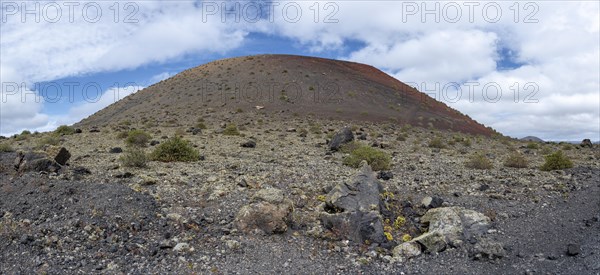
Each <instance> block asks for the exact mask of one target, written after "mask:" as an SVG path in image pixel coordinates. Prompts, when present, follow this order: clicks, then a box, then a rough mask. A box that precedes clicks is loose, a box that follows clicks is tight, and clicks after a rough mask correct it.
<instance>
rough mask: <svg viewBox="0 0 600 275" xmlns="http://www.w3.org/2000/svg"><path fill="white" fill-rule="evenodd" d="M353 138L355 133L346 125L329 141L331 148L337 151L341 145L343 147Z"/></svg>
mask: <svg viewBox="0 0 600 275" xmlns="http://www.w3.org/2000/svg"><path fill="white" fill-rule="evenodd" d="M353 140H354V134H352V131H351V130H350V129H349V128H347V127H346V128H344V129H342V130H341V131H339V132H337V133H336V134H335V135H333V137H332V138H331V141H330V142H329V149H330V150H331V151H337V150H339V149H340V147H342V145H344V144H346V143H348V142H351V141H353Z"/></svg>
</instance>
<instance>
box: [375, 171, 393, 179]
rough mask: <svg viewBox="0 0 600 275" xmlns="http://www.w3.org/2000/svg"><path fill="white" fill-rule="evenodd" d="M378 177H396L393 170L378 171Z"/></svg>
mask: <svg viewBox="0 0 600 275" xmlns="http://www.w3.org/2000/svg"><path fill="white" fill-rule="evenodd" d="M377 178H378V179H382V180H390V179H393V178H394V173H392V171H379V173H377Z"/></svg>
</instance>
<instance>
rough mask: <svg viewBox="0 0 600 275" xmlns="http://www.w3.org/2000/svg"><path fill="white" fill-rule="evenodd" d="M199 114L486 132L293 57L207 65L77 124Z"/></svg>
mask: <svg viewBox="0 0 600 275" xmlns="http://www.w3.org/2000/svg"><path fill="white" fill-rule="evenodd" d="M256 106H264V109H261V110H257V109H256V108H255V107H256ZM207 111H209V112H219V111H226V112H231V111H238V112H239V111H242V112H244V113H245V114H247V115H252V114H255V113H258V112H264V113H271V114H277V115H278V116H281V117H282V118H285V117H289V116H291V115H294V116H300V117H301V116H311V117H314V118H327V119H342V120H358V121H373V122H380V121H395V122H397V123H401V124H406V123H408V124H412V125H415V126H423V127H434V128H437V129H447V130H453V131H460V132H465V133H471V134H483V135H492V134H493V133H494V132H493V131H492V130H491V129H489V128H486V127H485V126H483V125H481V124H479V123H477V122H475V121H473V120H472V119H470V118H469V117H467V116H465V115H463V114H461V113H460V112H458V111H456V110H454V109H451V108H450V107H448V106H447V105H445V104H443V103H441V102H438V101H436V100H434V99H432V98H430V97H429V96H427V95H425V94H423V93H421V92H419V91H417V90H416V89H414V88H412V87H410V86H408V85H406V84H404V83H402V82H400V81H398V80H396V79H395V78H393V77H391V76H389V75H387V74H386V73H384V72H382V71H380V70H378V69H376V68H374V67H372V66H368V65H364V64H360V63H354V62H346V61H338V60H331V59H323V58H315V57H305V56H293V55H258V56H247V57H237V58H229V59H223V60H217V61H214V62H210V63H207V64H204V65H201V66H199V67H196V68H192V69H189V70H186V71H183V72H181V73H179V74H177V75H175V76H173V77H171V78H169V79H167V80H164V81H161V82H159V83H157V84H155V85H152V86H150V87H148V88H146V89H144V90H141V91H139V92H137V93H135V94H133V95H131V96H128V97H127V98H125V99H123V100H120V101H118V102H116V103H114V104H112V105H110V106H108V107H107V108H105V109H103V110H101V111H99V112H97V113H96V114H94V115H92V116H90V117H89V118H86V119H84V120H82V121H81V122H80V123H79V124H78V125H80V126H101V125H106V124H111V123H119V122H120V121H124V120H130V121H136V120H144V121H147V120H155V121H157V122H159V123H160V122H169V121H170V122H174V121H176V122H177V123H179V124H181V125H187V124H190V125H192V124H193V122H195V121H196V119H197V118H198V117H199V116H201V115H202V114H204V113H205V112H207Z"/></svg>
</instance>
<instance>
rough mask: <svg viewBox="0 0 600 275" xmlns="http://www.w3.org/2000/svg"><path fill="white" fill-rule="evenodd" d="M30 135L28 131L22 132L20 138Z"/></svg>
mask: <svg viewBox="0 0 600 275" xmlns="http://www.w3.org/2000/svg"><path fill="white" fill-rule="evenodd" d="M28 135H31V132H30V131H29V130H23V132H21V136H28Z"/></svg>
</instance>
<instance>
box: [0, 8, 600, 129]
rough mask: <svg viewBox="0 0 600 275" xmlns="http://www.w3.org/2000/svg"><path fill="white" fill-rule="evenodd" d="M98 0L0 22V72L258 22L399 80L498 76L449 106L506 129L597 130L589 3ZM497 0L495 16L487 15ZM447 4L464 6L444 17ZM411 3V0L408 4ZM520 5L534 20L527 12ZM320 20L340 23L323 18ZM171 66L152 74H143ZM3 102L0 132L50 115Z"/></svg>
mask: <svg viewBox="0 0 600 275" xmlns="http://www.w3.org/2000/svg"><path fill="white" fill-rule="evenodd" d="M28 3H29V2H28ZM100 3H101V4H102V5H103V7H102V8H103V11H105V13H104V15H105V16H104V17H102V20H101V21H100V22H98V23H87V22H85V21H84V20H83V18H81V16H76V17H75V22H74V23H71V22H68V20H61V21H60V22H58V23H40V24H36V23H34V22H32V21H31V20H28V21H27V22H26V23H20V22H19V21H20V20H13V21H10V20H9V22H7V23H3V26H2V30H1V33H0V35H1V36H2V41H1V42H2V43H1V45H0V46H1V48H2V53H1V59H2V64H0V66H1V67H2V68H1V69H2V81H3V82H5V81H13V82H17V83H21V82H25V83H28V84H29V83H33V82H38V81H45V80H54V79H58V78H61V77H66V76H75V75H81V74H89V73H97V72H103V71H116V70H122V69H135V68H137V67H140V66H143V65H146V64H150V63H161V62H170V61H172V60H177V59H178V58H181V57H182V56H185V55H188V54H198V55H203V54H205V53H225V52H227V51H228V50H231V49H235V48H238V47H240V46H243V42H244V38H245V37H246V35H247V34H248V33H250V32H259V33H265V34H269V35H273V36H281V37H287V38H291V39H293V40H295V41H297V42H299V43H300V44H301V45H304V46H306V48H307V49H309V50H310V51H312V52H326V51H329V50H338V49H341V48H343V47H345V46H346V43H347V42H348V41H356V42H359V43H360V44H364V47H361V48H360V49H357V50H356V51H354V52H351V53H349V54H348V55H346V56H340V58H342V59H350V60H355V61H359V62H363V63H367V64H372V65H375V66H377V67H379V68H381V69H384V70H385V71H387V72H389V73H390V74H392V75H393V76H395V77H397V78H398V79H400V80H401V81H407V82H417V83H419V82H426V83H428V87H430V86H431V83H435V82H440V83H442V84H444V83H447V82H464V81H474V82H479V83H481V84H482V85H483V84H485V83H491V82H494V83H498V84H499V85H501V86H502V89H503V96H504V97H503V98H502V100H500V101H499V102H497V103H493V104H492V103H486V102H484V101H482V100H481V98H479V99H478V100H475V102H473V103H471V102H469V101H460V102H457V103H452V104H451V105H452V106H453V107H455V108H457V109H459V110H460V111H462V112H464V113H467V114H469V115H470V116H471V117H473V118H475V119H476V120H478V121H480V122H483V123H485V124H486V125H489V126H492V127H494V128H496V129H498V130H500V131H501V132H503V133H505V134H509V135H513V136H520V135H529V134H536V135H540V136H541V137H543V138H547V139H548V138H569V139H571V138H575V139H579V138H583V137H592V138H597V137H598V133H599V132H600V129H598V125H599V124H600V121H599V116H600V114H599V113H598V112H599V111H598V109H599V107H600V102H599V99H598V93H599V91H600V79H599V75H600V52H599V48H600V45H599V41H600V37H599V36H600V34H599V28H600V27H599V26H600V15H599V14H598V13H597V11H598V5H599V3H598V2H587V1H582V2H566V1H552V2H531V3H532V5H533V6H531V5H530V6H526V5H529V4H527V3H525V2H493V3H488V2H481V3H478V5H477V6H474V9H473V11H474V13H473V14H472V19H473V20H471V18H469V15H470V13H471V11H470V10H469V5H471V4H472V3H473V2H434V1H422V2H406V1H400V2H393V1H392V2H390V1H368V2H367V1H339V2H334V3H333V2H331V3H333V5H329V6H326V5H327V3H330V2H322V1H320V2H318V6H317V4H316V3H317V2H294V3H295V4H290V5H299V7H300V10H301V11H302V16H301V18H300V19H299V21H298V22H294V23H291V22H290V21H291V20H289V19H291V17H293V16H294V14H293V12H292V11H293V10H289V11H290V12H292V13H288V17H284V16H283V15H282V14H283V7H284V6H285V5H286V3H287V2H278V4H279V5H278V6H275V7H274V9H273V10H274V12H275V14H274V22H273V23H271V22H266V21H260V22H258V23H248V22H245V20H244V19H246V18H242V19H243V20H242V22H241V23H239V24H236V23H234V22H232V20H230V19H228V20H227V23H222V22H221V16H220V15H219V14H217V15H214V16H211V17H209V18H208V20H206V22H203V20H202V19H203V18H202V9H201V6H199V5H198V3H195V2H191V1H190V2H188V1H173V2H166V1H165V2H160V1H143V2H137V5H138V6H139V11H138V13H137V14H136V18H137V19H139V23H137V24H128V23H123V22H122V21H123V19H124V16H125V15H126V12H125V13H123V12H122V13H121V14H120V16H119V23H115V22H114V20H113V18H112V16H111V15H112V14H111V13H110V11H111V10H110V9H109V5H113V3H108V2H100ZM216 3H217V4H220V2H216ZM244 3H245V2H244ZM496 3H499V5H500V9H501V11H502V16H501V18H500V20H499V21H498V22H496V23H489V22H488V21H490V20H489V19H490V18H492V17H494V16H495V14H494V13H493V8H494V7H495V6H494V5H495V4H496ZM81 4H82V5H83V3H81ZM242 4H243V3H242ZM414 4H416V5H417V6H414ZM436 4H439V12H440V18H439V19H440V20H439V23H438V22H435V20H434V16H433V15H431V14H429V15H425V16H424V17H425V18H424V19H425V20H423V18H422V15H423V12H422V11H423V8H428V9H431V8H434V7H436V6H435V5H436ZM121 5H122V4H121ZM411 5H412V6H411ZM423 5H425V6H423ZM455 7H458V8H459V9H460V11H461V17H460V18H458V20H457V22H456V23H452V22H450V21H452V20H451V19H452V18H450V17H452V11H453V8H455ZM484 7H492V9H491V10H488V13H485V12H484V10H483V8H484ZM511 7H512V8H513V9H511ZM515 7H517V8H518V9H517V10H519V14H518V15H517V14H515V9H514V8H515ZM121 8H123V7H121ZM411 8H417V9H418V10H419V11H418V12H416V13H415V14H412V13H410V12H409V11H410V9H411ZM316 10H319V12H318V14H317V13H315V11H316ZM446 11H450V13H446ZM489 11H491V13H490V12H489ZM532 12H534V13H532ZM484 14H485V15H486V16H483V15H484ZM528 15H533V17H532V18H531V19H534V20H537V23H525V22H524V21H525V19H526V18H527V16H528ZM286 19H287V20H286ZM326 19H329V20H334V21H335V20H337V23H335V22H333V23H324V21H325V20H326ZM486 20H487V21H486ZM501 48H507V49H508V50H509V51H511V52H513V53H514V58H515V59H514V60H512V61H513V62H516V63H523V64H525V65H524V66H521V67H519V68H513V69H508V70H500V69H499V66H498V62H499V61H501V60H499V56H498V51H499V50H500V49H501ZM6 72H7V73H6ZM168 76H170V73H163V74H159V75H157V76H154V77H153V79H152V80H150V82H155V81H159V80H160V79H163V78H164V77H168ZM515 82H518V83H520V84H521V87H522V85H524V84H525V83H529V82H532V83H535V84H536V85H538V87H539V91H538V93H537V94H536V98H537V99H538V100H539V103H537V104H525V103H522V102H521V103H514V102H513V97H512V94H511V93H512V91H511V90H510V89H511V88H510V87H511V86H513V84H514V83H515ZM524 92H525V91H524ZM3 93H6V91H3ZM1 104H2V105H1V106H0V107H1V109H2V118H1V121H0V122H1V124H2V126H1V129H0V132H2V133H5V132H7V130H6V129H10V131H17V130H19V129H22V128H26V127H41V126H40V125H46V124H49V123H51V122H50V121H51V120H52V119H54V118H51V117H49V116H47V115H44V114H43V113H42V111H41V110H42V108H43V104H42V103H35V102H31V101H27V104H23V103H21V102H20V101H18V100H17V101H15V100H12V101H10V102H2V103H1ZM98 106H100V105H95V106H94V107H92V106H88V107H81V108H82V109H77V110H75V109H74V110H73V112H78V114H80V115H83V114H87V113H89V112H87V111H84V110H93V109H95V108H97V107H98ZM87 108H91V109H87Z"/></svg>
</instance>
